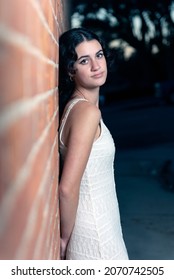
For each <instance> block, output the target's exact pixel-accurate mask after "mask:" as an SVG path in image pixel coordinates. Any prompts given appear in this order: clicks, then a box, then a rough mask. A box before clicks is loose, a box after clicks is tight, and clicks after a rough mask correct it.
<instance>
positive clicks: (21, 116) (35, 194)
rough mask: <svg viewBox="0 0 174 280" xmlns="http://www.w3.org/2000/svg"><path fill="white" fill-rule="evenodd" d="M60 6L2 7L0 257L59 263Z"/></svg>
mask: <svg viewBox="0 0 174 280" xmlns="http://www.w3.org/2000/svg"><path fill="white" fill-rule="evenodd" d="M65 2H66V1H65V0H64V1H63V0H62V1H61V0H31V1H28V0H27V1H24V0H15V1H14V0H1V1H0V66H1V67H0V259H58V258H59V207H58V194H57V192H58V170H59V166H58V165H59V163H58V139H57V128H58V37H59V35H60V33H61V32H62V31H63V30H64V29H65V24H64V12H65Z"/></svg>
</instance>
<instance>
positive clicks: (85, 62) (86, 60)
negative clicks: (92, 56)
mask: <svg viewBox="0 0 174 280" xmlns="http://www.w3.org/2000/svg"><path fill="white" fill-rule="evenodd" d="M87 63H88V59H83V60H81V61H80V64H82V65H84V64H87Z"/></svg>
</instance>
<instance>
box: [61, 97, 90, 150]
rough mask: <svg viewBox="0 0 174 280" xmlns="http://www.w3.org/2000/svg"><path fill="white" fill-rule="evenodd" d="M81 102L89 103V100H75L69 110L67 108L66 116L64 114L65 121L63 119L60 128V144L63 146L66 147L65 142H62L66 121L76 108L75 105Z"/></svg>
mask: <svg viewBox="0 0 174 280" xmlns="http://www.w3.org/2000/svg"><path fill="white" fill-rule="evenodd" d="M79 101H87V102H88V100H87V99H85V98H75V99H74V100H73V101H72V102H71V103H70V104H69V106H68V108H67V109H66V111H65V114H64V116H63V119H62V121H61V125H60V128H59V139H60V143H61V144H62V145H63V146H65V144H64V143H63V141H62V133H63V129H64V127H65V124H66V120H67V118H68V116H69V113H70V112H71V110H72V108H73V107H74V105H75V104H76V103H78V102H79Z"/></svg>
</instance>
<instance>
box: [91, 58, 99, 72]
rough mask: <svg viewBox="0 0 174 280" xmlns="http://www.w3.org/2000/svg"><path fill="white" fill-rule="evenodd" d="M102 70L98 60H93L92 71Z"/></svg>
mask: <svg viewBox="0 0 174 280" xmlns="http://www.w3.org/2000/svg"><path fill="white" fill-rule="evenodd" d="M99 68H100V64H99V63H98V61H97V60H95V59H94V60H92V62H91V69H92V71H97V70H98V69H99Z"/></svg>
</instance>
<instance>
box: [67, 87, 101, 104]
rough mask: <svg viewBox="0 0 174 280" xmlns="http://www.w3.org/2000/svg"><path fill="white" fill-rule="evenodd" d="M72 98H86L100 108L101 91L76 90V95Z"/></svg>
mask: <svg viewBox="0 0 174 280" xmlns="http://www.w3.org/2000/svg"><path fill="white" fill-rule="evenodd" d="M72 97H81V98H84V99H86V100H88V101H89V102H91V103H93V104H95V105H96V106H97V107H98V101H99V89H98V88H97V89H94V90H86V89H79V88H76V89H75V90H74V94H73V95H72Z"/></svg>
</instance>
